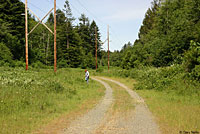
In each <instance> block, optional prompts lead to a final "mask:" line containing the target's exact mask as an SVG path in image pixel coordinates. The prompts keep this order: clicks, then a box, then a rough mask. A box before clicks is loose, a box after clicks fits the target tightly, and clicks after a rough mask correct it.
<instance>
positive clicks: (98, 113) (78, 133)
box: [61, 78, 113, 134]
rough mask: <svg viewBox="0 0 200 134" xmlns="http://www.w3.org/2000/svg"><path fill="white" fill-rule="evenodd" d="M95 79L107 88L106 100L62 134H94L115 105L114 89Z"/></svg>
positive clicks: (74, 122)
mask: <svg viewBox="0 0 200 134" xmlns="http://www.w3.org/2000/svg"><path fill="white" fill-rule="evenodd" d="M93 79H94V80H96V81H98V82H100V83H102V84H103V85H104V86H105V87H106V91H105V96H104V98H103V99H102V100H101V101H100V103H99V104H97V105H96V107H95V108H93V109H92V110H91V111H89V112H88V113H87V114H85V115H84V116H82V117H80V118H78V119H77V120H75V121H73V122H72V123H71V125H70V126H69V127H68V128H66V129H64V130H63V131H62V132H61V134H93V133H94V131H95V129H96V128H97V127H98V126H99V124H100V122H101V121H102V120H103V118H104V117H105V114H106V112H107V110H108V108H109V107H110V106H111V104H112V103H113V96H112V89H111V87H110V86H109V85H108V84H107V83H105V82H103V81H101V80H98V79H95V78H93Z"/></svg>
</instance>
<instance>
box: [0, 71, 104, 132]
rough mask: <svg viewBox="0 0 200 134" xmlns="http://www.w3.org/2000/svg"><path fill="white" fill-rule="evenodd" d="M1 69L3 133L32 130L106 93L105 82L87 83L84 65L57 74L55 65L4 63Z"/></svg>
mask: <svg viewBox="0 0 200 134" xmlns="http://www.w3.org/2000/svg"><path fill="white" fill-rule="evenodd" d="M0 72H1V74H0V91H1V94H0V130H1V131H0V133H1V134H11V133H19V134H23V133H24V134H28V133H31V132H33V131H36V130H37V129H39V128H40V127H41V126H45V124H48V123H49V122H50V121H51V120H54V119H56V118H59V117H60V116H62V115H63V114H67V113H70V112H72V111H75V110H78V109H80V108H81V107H87V108H91V107H92V106H93V105H94V104H95V103H96V102H97V101H98V100H99V99H100V98H101V96H103V95H104V87H103V86H102V85H101V84H99V83H97V82H95V81H92V80H91V81H90V84H86V82H85V80H84V71H83V70H81V69H59V70H58V72H57V73H56V74H55V73H54V72H53V70H52V69H41V70H38V69H31V70H29V71H25V70H24V68H7V67H1V68H0ZM85 102H87V103H85ZM83 104H84V106H82V105H83Z"/></svg>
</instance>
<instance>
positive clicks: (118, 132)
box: [61, 77, 160, 134]
mask: <svg viewBox="0 0 200 134" xmlns="http://www.w3.org/2000/svg"><path fill="white" fill-rule="evenodd" d="M92 79H93V80H96V81H98V82H100V83H102V84H103V85H104V86H105V87H106V91H105V92H106V93H105V96H104V98H103V99H102V100H101V101H100V102H99V104H97V105H96V107H95V108H93V109H92V110H90V111H89V112H88V113H87V114H85V115H83V116H82V117H78V118H77V119H76V120H75V121H73V122H72V123H71V125H70V126H69V127H67V128H66V129H64V130H62V132H61V134H160V130H159V127H158V125H157V124H156V122H155V120H154V117H153V116H152V114H151V112H150V111H149V109H148V107H147V105H146V104H145V102H144V100H143V99H142V98H141V97H140V96H139V95H138V94H137V93H136V92H134V91H133V90H131V89H129V88H128V87H127V86H125V85H124V84H122V83H120V82H118V81H114V80H111V79H108V78H104V77H95V78H92ZM102 80H104V81H111V82H113V83H115V84H117V85H119V86H121V87H123V88H124V90H126V91H127V92H128V93H129V94H130V96H131V98H132V99H134V100H135V101H136V103H135V104H134V105H135V109H134V111H132V112H129V113H128V114H126V116H123V115H122V114H123V113H120V114H119V115H115V116H109V113H108V109H109V108H111V105H112V104H113V103H114V101H115V100H114V99H113V95H112V89H111V87H110V86H109V85H108V84H107V83H106V82H104V81H102Z"/></svg>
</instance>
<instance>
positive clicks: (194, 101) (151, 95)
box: [106, 75, 200, 134]
mask: <svg viewBox="0 0 200 134" xmlns="http://www.w3.org/2000/svg"><path fill="white" fill-rule="evenodd" d="M106 76H109V75H106ZM111 76H112V77H109V78H111V79H113V80H117V81H119V82H122V83H124V84H125V85H126V86H128V87H129V88H130V89H133V90H135V89H134V85H137V84H138V83H139V84H140V81H137V82H136V81H135V80H134V79H131V78H120V77H119V76H116V77H115V76H113V75H111ZM143 86H145V85H143ZM182 86H184V85H182ZM197 88H198V87H197ZM135 91H136V92H137V93H138V94H139V95H140V96H141V97H143V98H144V99H145V102H146V103H147V105H148V107H149V109H150V111H151V112H152V113H153V115H154V116H155V118H156V121H157V122H158V124H159V126H160V129H161V131H162V133H163V134H177V133H179V131H188V132H191V131H197V132H200V114H199V113H200V103H199V96H198V94H193V93H191V94H190V95H189V94H180V93H177V92H176V91H174V90H162V91H158V90H153V89H152V90H135Z"/></svg>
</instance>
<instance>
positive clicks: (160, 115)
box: [137, 90, 200, 134]
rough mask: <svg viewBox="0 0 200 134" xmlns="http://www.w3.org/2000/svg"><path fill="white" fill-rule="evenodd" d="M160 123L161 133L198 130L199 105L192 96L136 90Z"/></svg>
mask: <svg viewBox="0 0 200 134" xmlns="http://www.w3.org/2000/svg"><path fill="white" fill-rule="evenodd" d="M137 92H138V94H139V95H140V96H142V97H143V98H144V99H145V102H146V103H147V105H148V107H149V108H150V111H151V112H152V113H153V114H154V116H155V117H156V119H157V121H158V123H159V124H160V127H161V130H162V133H163V134H169V133H170V134H177V133H179V131H188V132H191V131H200V114H199V113H200V105H199V104H198V102H197V100H196V99H193V98H192V97H186V96H179V95H177V94H175V93H166V92H161V91H155V90H137Z"/></svg>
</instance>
